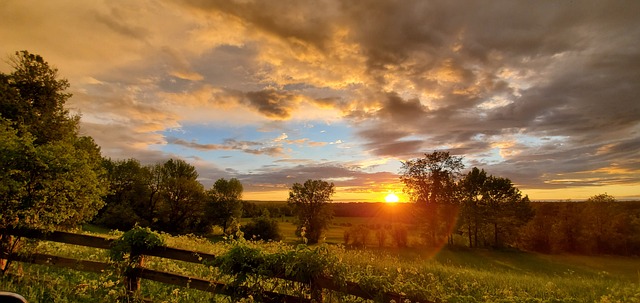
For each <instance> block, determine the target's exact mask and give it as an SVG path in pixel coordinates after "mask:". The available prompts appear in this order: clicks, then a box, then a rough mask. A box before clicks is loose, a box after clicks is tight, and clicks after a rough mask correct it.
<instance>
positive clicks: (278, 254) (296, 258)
mask: <svg viewBox="0 0 640 303" xmlns="http://www.w3.org/2000/svg"><path fill="white" fill-rule="evenodd" d="M212 265H214V266H217V267H218V268H219V270H220V271H221V273H223V274H227V275H232V276H233V277H234V282H233V283H234V284H235V285H246V286H249V287H250V289H251V290H252V295H253V296H254V297H259V296H260V293H261V292H262V291H263V290H264V287H265V282H266V281H269V277H280V278H288V279H293V280H294V281H298V282H302V283H303V285H297V286H295V285H291V287H295V288H299V289H300V290H301V291H303V292H306V293H309V292H312V291H313V289H312V287H311V285H312V283H313V281H314V280H315V279H317V278H319V277H330V278H331V279H332V280H333V281H334V282H335V283H337V284H338V285H344V284H345V281H346V280H345V276H346V268H345V267H344V264H342V263H341V262H340V260H339V259H338V258H337V256H336V255H335V254H333V252H332V251H330V250H329V249H328V248H327V246H316V247H313V248H310V247H308V246H306V245H298V246H297V247H296V248H295V249H290V248H289V247H286V246H280V247H277V249H276V251H274V252H267V251H265V250H264V249H263V248H262V247H260V246H256V245H250V244H249V243H247V242H244V241H234V242H232V244H231V248H230V249H229V251H227V252H226V253H225V254H223V255H221V256H219V257H217V258H216V260H215V261H214V262H213V264H212ZM256 277H257V278H258V279H254V278H256ZM291 287H288V288H291ZM242 295H244V296H246V295H247V294H242Z"/></svg>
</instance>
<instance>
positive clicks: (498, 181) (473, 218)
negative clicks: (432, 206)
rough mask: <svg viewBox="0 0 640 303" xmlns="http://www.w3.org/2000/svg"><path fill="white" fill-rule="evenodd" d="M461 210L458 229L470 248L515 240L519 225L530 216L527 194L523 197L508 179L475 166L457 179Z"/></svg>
mask: <svg viewBox="0 0 640 303" xmlns="http://www.w3.org/2000/svg"><path fill="white" fill-rule="evenodd" d="M457 194H458V197H459V199H460V201H461V204H462V205H461V212H460V215H459V220H458V226H457V228H458V230H460V231H461V232H462V233H463V234H466V236H467V240H468V245H469V247H474V246H476V247H477V246H481V245H487V244H488V243H492V245H493V246H503V245H505V244H513V243H515V242H517V240H518V239H517V236H518V235H519V228H520V227H521V226H523V225H525V224H526V223H527V222H528V221H529V220H530V219H531V218H532V217H533V216H534V213H533V210H532V208H531V204H530V201H529V198H528V197H526V196H525V197H522V194H521V192H520V190H518V189H517V188H516V187H515V186H514V185H513V184H512V183H511V180H509V179H507V178H502V177H495V176H492V175H487V173H486V172H485V171H484V169H483V170H480V169H478V168H476V167H474V168H473V169H472V170H471V171H469V172H468V173H467V174H466V175H465V176H464V177H463V178H462V179H461V180H460V181H459V182H458V191H457Z"/></svg>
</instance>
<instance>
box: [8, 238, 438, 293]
mask: <svg viewBox="0 0 640 303" xmlns="http://www.w3.org/2000/svg"><path fill="white" fill-rule="evenodd" d="M2 233H4V234H11V235H13V236H17V237H25V238H31V239H40V240H47V241H53V242H60V243H66V244H73V245H80V246H87V247H94V248H100V249H110V248H111V244H112V242H113V241H114V239H109V238H104V237H99V236H92V235H82V234H74V233H68V232H61V231H55V232H50V233H44V232H41V231H37V230H26V229H25V230H12V231H4V232H2ZM140 255H141V256H142V257H143V258H140V260H143V259H144V256H155V257H161V258H167V259H172V260H179V261H185V262H190V263H196V264H203V263H204V262H208V261H209V262H210V261H213V260H214V259H215V258H216V256H214V255H212V254H209V253H205V252H197V251H191V250H184V249H179V248H171V247H156V248H153V249H149V250H144V251H142V252H141V253H140ZM0 259H9V260H12V261H18V262H26V263H32V264H41V265H48V266H57V267H64V268H70V269H74V270H79V271H87V272H95V273H103V272H104V271H105V270H108V269H110V268H112V266H113V265H112V264H109V263H104V262H96V261H88V260H78V259H71V258H65V257H60V256H54V255H49V254H40V253H34V254H28V255H24V254H16V253H12V254H10V255H4V256H0ZM126 275H127V276H126V277H124V278H125V281H126V285H127V287H128V289H129V290H130V291H133V292H135V291H137V290H138V288H139V287H140V279H147V280H152V281H157V282H161V283H165V284H171V285H177V286H181V287H188V288H191V289H197V290H201V291H206V292H212V293H216V294H221V295H226V296H232V295H237V294H239V293H248V291H249V289H248V287H244V286H235V285H230V284H228V283H224V282H218V281H211V280H206V279H201V278H195V277H189V276H185V275H180V274H175V273H170V272H164V271H159V270H154V269H150V268H145V267H144V264H143V263H142V261H141V263H140V264H138V266H136V267H135V268H133V269H132V270H130V271H128V272H127V274H126ZM270 278H278V279H284V280H288V281H293V282H301V283H305V281H297V280H295V279H293V278H290V277H280V276H278V277H270ZM310 289H312V290H314V291H312V292H311V298H305V297H299V296H293V295H288V294H281V293H276V292H270V291H265V292H262V293H261V295H262V300H264V301H265V302H312V301H315V302H323V301H324V297H323V291H322V289H327V290H332V291H336V292H341V293H343V294H347V295H352V296H356V297H359V298H364V299H372V300H373V299H382V301H383V302H390V301H391V300H395V302H404V301H405V300H407V299H408V300H409V301H411V302H426V303H429V301H428V300H424V299H416V298H408V297H406V296H404V295H401V294H398V293H392V292H388V293H385V294H384V295H383V296H382V298H380V297H377V296H376V295H377V294H372V293H370V292H368V291H366V290H364V289H363V288H362V287H360V285H358V284H357V283H354V282H346V285H338V284H337V283H335V282H334V281H333V280H332V279H330V278H328V277H318V278H316V279H314V280H313V281H312V282H311V285H310Z"/></svg>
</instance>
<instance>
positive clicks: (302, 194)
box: [287, 180, 335, 244]
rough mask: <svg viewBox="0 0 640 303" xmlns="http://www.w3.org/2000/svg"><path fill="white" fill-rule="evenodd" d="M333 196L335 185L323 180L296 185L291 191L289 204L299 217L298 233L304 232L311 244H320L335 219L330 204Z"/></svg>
mask: <svg viewBox="0 0 640 303" xmlns="http://www.w3.org/2000/svg"><path fill="white" fill-rule="evenodd" d="M333 194H335V189H334V185H333V183H329V182H326V181H322V180H307V181H305V182H304V184H300V183H294V184H293V186H292V187H291V190H290V191H289V199H288V200H287V203H288V204H289V205H291V206H293V208H294V211H295V213H296V215H297V216H298V231H299V232H302V231H304V237H305V238H306V239H307V240H308V243H310V244H315V243H318V241H319V240H320V237H321V236H322V234H323V232H324V231H325V230H326V229H327V228H328V227H329V223H330V222H331V220H332V219H333V210H332V208H331V204H330V203H331V196H333Z"/></svg>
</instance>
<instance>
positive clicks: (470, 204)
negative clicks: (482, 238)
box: [457, 167, 487, 247]
mask: <svg viewBox="0 0 640 303" xmlns="http://www.w3.org/2000/svg"><path fill="white" fill-rule="evenodd" d="M486 181H487V173H486V172H485V171H484V169H483V170H479V169H478V168H477V167H474V168H473V169H471V171H470V172H469V173H467V174H466V175H465V176H464V177H463V178H462V179H461V180H460V182H459V183H458V190H457V193H458V195H459V200H460V202H461V203H462V207H461V211H460V215H459V220H458V227H459V228H461V227H462V228H464V227H466V229H467V231H466V232H467V237H468V240H469V247H473V246H478V232H479V229H480V227H481V226H482V220H483V216H482V205H481V203H482V190H483V188H484V183H485V182H486Z"/></svg>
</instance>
